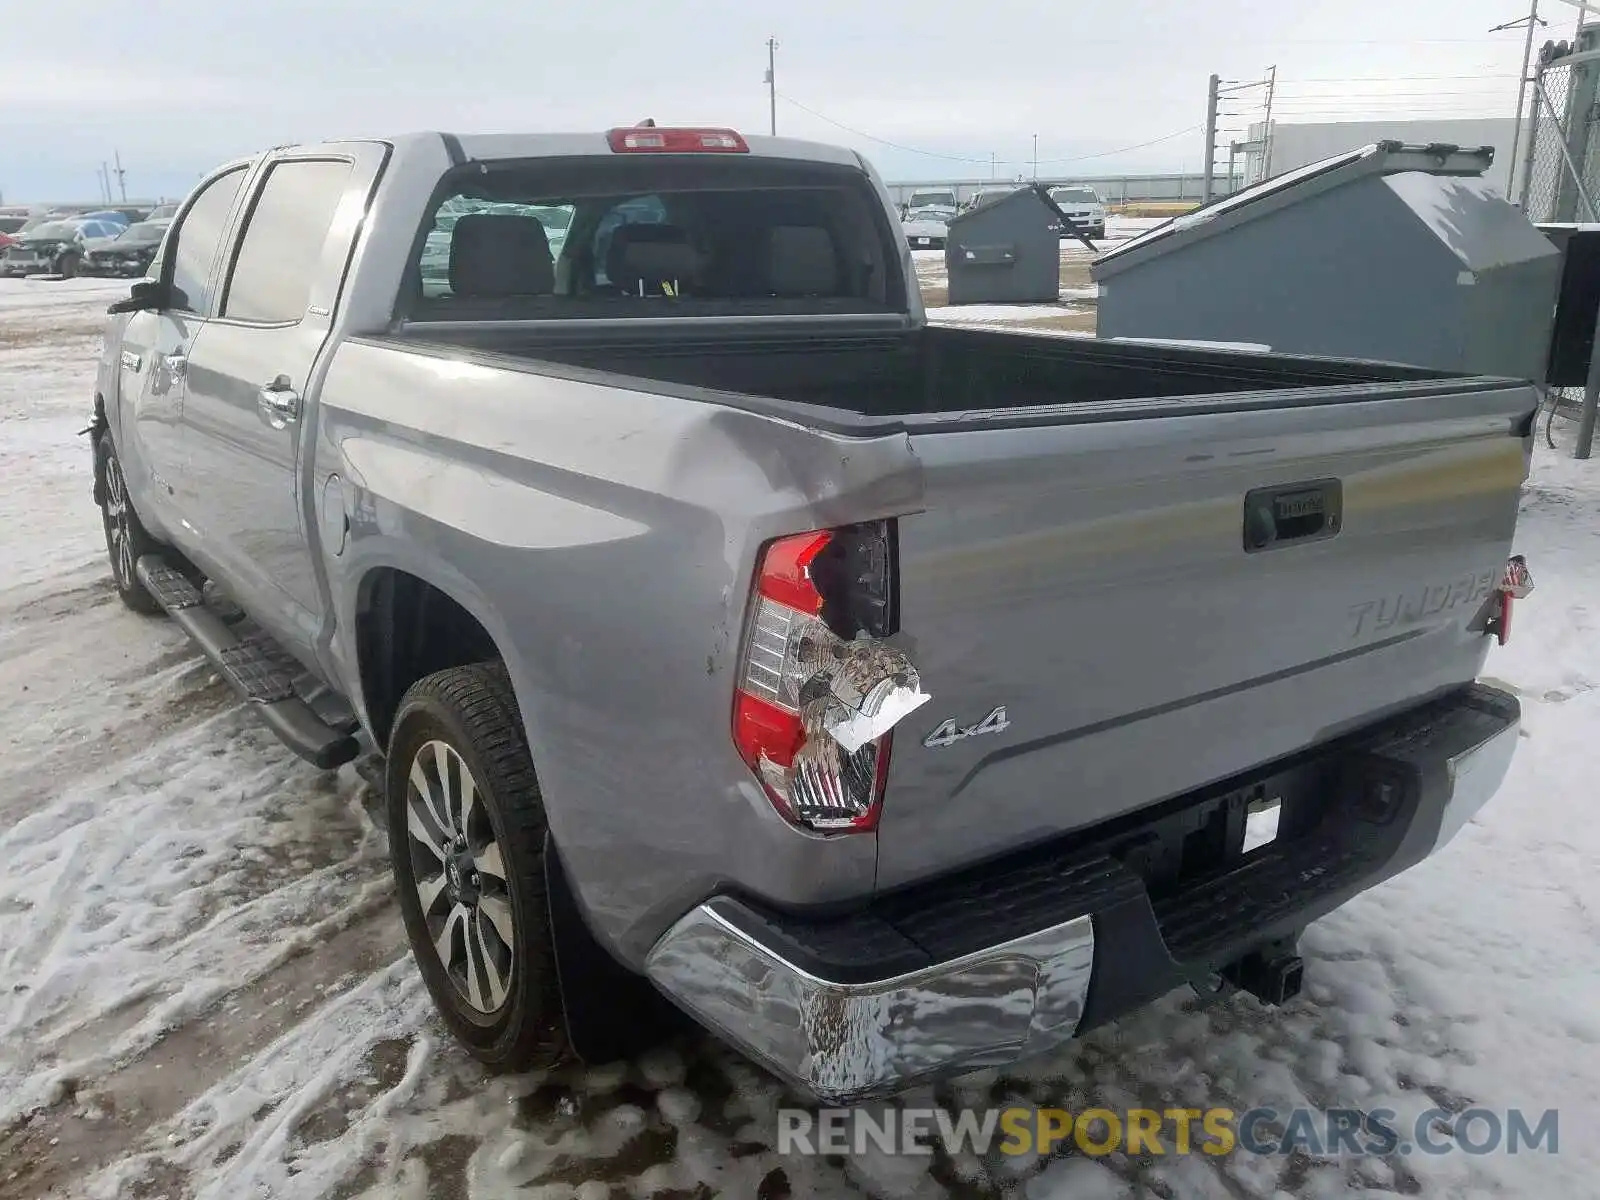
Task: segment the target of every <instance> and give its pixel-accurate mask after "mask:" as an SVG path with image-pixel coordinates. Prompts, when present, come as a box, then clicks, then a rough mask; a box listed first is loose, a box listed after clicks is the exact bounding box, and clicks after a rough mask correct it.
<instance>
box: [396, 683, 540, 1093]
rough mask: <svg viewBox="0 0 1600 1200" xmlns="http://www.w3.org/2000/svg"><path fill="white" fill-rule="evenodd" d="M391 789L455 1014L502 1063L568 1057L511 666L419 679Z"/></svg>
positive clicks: (403, 880)
mask: <svg viewBox="0 0 1600 1200" xmlns="http://www.w3.org/2000/svg"><path fill="white" fill-rule="evenodd" d="M385 791H386V793H387V794H386V796H385V803H386V805H387V808H388V816H389V856H390V862H391V864H392V866H393V869H394V878H395V884H396V886H397V888H398V890H399V893H400V908H401V913H402V915H403V916H404V918H405V925H406V934H407V936H408V937H409V939H410V942H411V952H412V954H413V955H414V956H415V958H416V960H417V965H418V967H419V968H420V969H421V971H422V978H423V981H424V982H425V983H426V984H427V986H428V991H429V993H430V994H431V995H432V997H433V1002H434V1004H435V1005H436V1006H437V1007H438V1009H439V1013H440V1015H441V1016H442V1017H443V1018H444V1021H445V1024H447V1025H448V1026H449V1027H450V1030H451V1032H452V1033H454V1034H455V1035H456V1037H457V1038H459V1039H460V1040H461V1041H462V1042H463V1043H464V1044H465V1045H466V1047H467V1049H468V1050H469V1051H470V1052H471V1053H472V1055H473V1056H474V1057H475V1058H477V1059H478V1060H479V1061H480V1062H483V1063H485V1064H486V1065H488V1066H491V1067H496V1068H503V1069H509V1070H523V1069H526V1068H528V1067H532V1066H536V1065H546V1064H548V1063H550V1062H552V1061H553V1060H555V1059H556V1058H558V1057H560V1055H561V1053H562V1051H563V1049H564V1044H565V1042H564V1037H563V1030H564V1025H563V1022H562V1018H561V999H560V988H559V984H558V981H557V978H556V966H555V945H554V939H553V937H552V934H551V929H550V913H549V905H548V901H547V898H546V892H545V874H544V843H545V817H544V801H543V798H542V797H541V795H540V792H539V783H538V779H537V778H536V777H535V775H534V771H533V760H532V758H531V757H530V755H529V753H528V744H527V739H526V738H525V737H524V736H523V732H522V721H521V717H520V714H519V713H518V710H517V702H516V697H515V696H514V694H513V693H512V690H511V683H510V680H509V678H508V677H507V675H506V672H505V668H504V667H503V666H501V665H499V664H498V663H485V664H479V665H476V666H470V667H454V668H451V669H450V670H446V671H440V672H437V673H436V674H433V675H429V676H427V677H426V678H425V679H422V680H419V681H418V682H417V683H415V684H413V685H412V687H411V689H410V690H409V691H407V692H406V694H405V696H404V698H403V699H402V700H401V701H400V709H399V712H398V713H397V714H396V716H395V721H394V728H393V731H392V732H391V734H390V737H389V753H388V762H387V764H386V776H385Z"/></svg>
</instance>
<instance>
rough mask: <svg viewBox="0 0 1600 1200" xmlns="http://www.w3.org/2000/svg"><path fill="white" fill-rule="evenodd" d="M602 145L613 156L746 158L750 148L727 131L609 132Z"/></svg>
mask: <svg viewBox="0 0 1600 1200" xmlns="http://www.w3.org/2000/svg"><path fill="white" fill-rule="evenodd" d="M606 142H607V143H608V144H609V145H610V146H611V150H612V152H613V153H615V154H748V153H750V145H749V143H748V142H746V141H745V140H744V138H743V137H741V136H740V135H739V134H737V133H735V132H734V131H733V130H731V129H660V128H657V127H656V126H654V125H640V126H636V127H634V128H631V129H613V130H610V131H609V132H608V133H607V134H606Z"/></svg>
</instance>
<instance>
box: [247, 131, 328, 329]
mask: <svg viewBox="0 0 1600 1200" xmlns="http://www.w3.org/2000/svg"><path fill="white" fill-rule="evenodd" d="M353 170H354V164H352V163H351V162H349V161H348V160H347V159H286V160H284V161H282V162H277V163H274V164H273V165H272V168H271V169H270V170H269V171H268V173H267V177H266V181H265V182H264V183H263V184H262V186H261V190H260V193H259V195H258V196H257V199H256V202H255V205H254V206H253V207H252V208H251V210H250V215H249V217H248V219H247V220H246V223H245V227H244V237H243V238H242V240H241V241H240V243H239V252H238V254H237V256H236V257H235V258H234V263H233V271H232V274H231V276H230V277H229V280H228V284H227V288H226V291H225V293H224V295H223V301H222V315H223V316H224V317H226V318H229V319H231V320H235V321H250V322H255V323H260V324H289V323H292V322H295V321H298V320H300V318H301V317H303V316H304V315H305V311H306V304H307V303H308V301H309V299H310V295H311V287H312V284H313V283H314V282H315V281H316V274H317V268H318V265H319V262H320V260H321V257H322V247H323V243H325V242H326V241H327V239H328V230H329V228H330V227H331V226H332V225H333V217H334V213H335V212H336V211H337V210H338V208H339V204H340V202H341V201H342V200H343V199H344V193H345V188H346V186H347V185H348V183H349V181H350V174H351V172H352V171H353Z"/></svg>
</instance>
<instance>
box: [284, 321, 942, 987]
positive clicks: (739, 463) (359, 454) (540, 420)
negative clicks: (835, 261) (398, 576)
mask: <svg viewBox="0 0 1600 1200" xmlns="http://www.w3.org/2000/svg"><path fill="white" fill-rule="evenodd" d="M320 419H321V428H320V436H319V438H318V442H317V451H316V455H317V458H316V463H315V471H316V486H317V488H318V494H320V491H321V484H322V481H323V480H324V479H325V478H326V477H327V476H328V475H329V474H330V473H332V472H338V473H339V474H340V475H341V476H342V477H343V479H344V480H345V482H346V488H345V491H346V497H347V499H346V504H347V507H348V509H349V512H350V518H351V530H350V540H349V547H348V549H346V551H345V552H344V554H343V555H341V556H339V557H338V558H333V557H327V558H326V565H327V568H328V571H329V583H330V588H331V590H332V592H333V596H334V603H335V607H336V611H337V614H338V626H339V628H340V629H342V630H351V629H353V628H354V620H355V606H356V597H357V594H358V589H359V586H360V580H361V578H362V576H363V575H365V574H366V573H367V572H369V571H371V570H372V569H374V568H375V567H380V566H389V567H397V568H399V569H403V570H407V571H410V572H412V573H414V574H417V575H420V576H422V577H423V578H425V579H428V580H429V581H430V582H433V583H434V584H435V585H436V586H439V587H440V588H442V589H443V590H445V591H446V592H448V593H449V594H451V595H452V596H454V597H455V598H456V599H457V600H458V601H459V602H461V603H462V604H463V606H464V607H466V608H467V609H468V610H469V611H470V612H473V613H474V614H475V615H477V616H478V617H479V619H480V620H481V621H482V622H483V623H484V625H485V627H486V628H487V629H488V630H489V632H490V633H491V634H492V635H493V636H494V637H495V638H496V640H497V642H498V644H499V646H500V649H501V652H502V654H503V655H504V657H505V659H506V662H507V665H508V667H509V669H510V671H511V676H512V680H513V683H514V684H515V687H516V692H517V698H518V702H519V704H520V705H521V708H522V712H523V718H524V723H525V725H526V728H527V734H528V740H529V743H530V748H531V749H532V752H533V758H534V763H535V767H536V769H537V771H538V774H539V780H540V785H541V787H542V789H543V792H544V796H545V802H546V806H547V808H548V812H549V822H550V828H551V830H552V832H553V834H554V836H555V840H556V843H557V845H558V846H559V847H560V850H561V853H562V856H563V860H564V861H565V863H566V864H567V867H568V870H569V872H570V874H571V876H572V879H573V881H574V884H575V887H576V890H577V893H578V896H579V899H580V901H581V903H582V904H583V906H584V908H585V910H586V911H587V913H588V915H589V918H590V924H591V926H592V927H593V928H594V930H595V932H596V933H597V934H598V935H599V936H600V938H601V940H602V941H604V942H606V943H607V944H609V945H610V946H611V947H612V948H613V949H614V950H615V951H616V952H618V953H619V955H620V956H621V957H622V958H623V959H624V960H625V961H628V962H630V963H633V964H634V965H638V964H639V963H640V962H641V961H642V959H643V956H644V953H645V952H646V951H647V950H648V949H649V947H650V945H651V944H652V943H653V942H654V940H655V939H656V937H657V936H658V935H659V933H660V932H661V931H663V930H664V929H665V928H666V926H667V925H668V924H670V923H671V921H673V920H674V919H676V918H677V917H678V916H680V915H681V914H682V913H683V912H685V911H687V910H688V909H689V908H690V907H692V906H693V905H694V904H695V903H698V902H699V901H700V900H701V899H703V898H705V897H706V896H708V895H709V894H711V893H712V892H714V891H717V890H719V889H724V888H728V887H732V888H735V889H739V890H743V891H746V892H748V893H750V894H753V895H757V896H761V897H764V898H766V899H768V900H771V901H774V902H776V903H779V904H787V905H806V904H814V903H821V902H829V901H839V900H846V899H851V898H855V897H860V896H865V895H868V894H870V892H871V890H872V887H873V884H874V875H875V869H876V836H875V835H863V834H857V835H850V836H846V837H832V838H820V837H813V836H808V835H806V834H802V833H800V832H798V831H796V830H794V829H792V828H790V827H789V826H788V825H786V824H785V823H784V822H783V821H782V820H781V818H779V817H778V815H777V814H776V813H775V812H774V811H773V809H772V806H771V804H770V802H769V801H768V800H767V799H766V797H765V796H764V795H763V793H762V792H761V790H760V788H759V786H758V785H757V783H756V781H755V779H754V777H753V776H752V775H751V773H750V771H749V770H748V768H746V766H745V765H744V763H743V762H742V761H741V760H740V759H739V757H738V754H737V752H736V751H735V749H734V745H733V742H732V736H731V723H730V722H731V713H732V706H733V689H734V668H735V665H736V661H737V658H738V654H739V650H740V644H741V635H742V630H743V622H744V620H745V616H746V608H747V602H748V598H749V590H750V581H751V573H752V570H753V567H754V563H755V560H756V555H757V552H758V550H759V549H760V547H761V545H762V544H763V543H764V542H766V541H767V540H769V539H771V538H773V537H777V536H781V535H783V534H788V533H795V532H800V531H803V530H807V529H814V528H825V527H830V526H835V525H840V524H846V523H850V522H854V521H863V520H868V519H873V518H881V517H889V516H898V515H903V514H905V513H908V512H913V511H916V510H917V509H918V508H919V507H920V506H921V471H920V468H919V466H918V464H917V462H916V460H915V458H914V457H913V455H912V454H911V452H910V449H909V446H908V443H907V439H906V437H905V436H904V435H903V434H892V435H884V436H876V437H871V438H847V437H840V436H836V435H831V434H826V433H821V432H816V431H813V430H809V429H806V428H804V427H802V426H800V425H798V424H794V423H791V422H788V421H784V420H781V419H778V418H775V417H772V416H769V415H759V414H756V413H751V412H746V411H741V410H738V409H734V408H725V407H722V406H719V405H717V404H714V403H708V402H704V401H701V400H697V399H689V398H684V397H681V396H677V395H664V394H658V393H655V392H651V393H645V392H637V391H631V390H627V389H623V388H613V387H606V386H603V385H599V384H594V383H588V382H576V381H572V380H568V379H559V378H555V377H551V376H543V375H539V374H536V373H534V372H533V371H532V370H517V369H509V368H505V367H500V366H493V367H491V366H485V365H480V364H477V363H473V362H471V361H467V360H464V359H459V358H440V357H434V356H432V355H429V354H424V353H416V352H410V351H406V350H402V349H400V348H398V347H396V346H395V345H392V344H372V343H364V342H349V343H346V344H344V345H343V346H341V347H340V349H339V351H338V353H337V356H336V358H335V360H334V362H333V364H332V366H331V368H330V371H329V374H328V377H327V380H326V383H325V384H324V387H323V391H322V396H321V416H320ZM349 644H350V639H349V638H348V637H346V638H344V639H343V645H344V646H345V648H344V649H342V650H341V649H339V648H338V647H336V648H335V651H334V653H335V656H336V657H338V658H339V659H340V662H339V664H338V665H339V670H340V673H341V674H342V675H343V676H344V678H345V679H346V680H347V681H348V682H349V684H350V686H351V691H352V694H356V695H359V689H358V688H357V687H356V686H355V684H356V681H357V678H358V674H357V667H356V663H355V662H354V658H353V650H351V649H349V648H348V647H349Z"/></svg>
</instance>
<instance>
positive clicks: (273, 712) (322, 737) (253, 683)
mask: <svg viewBox="0 0 1600 1200" xmlns="http://www.w3.org/2000/svg"><path fill="white" fill-rule="evenodd" d="M134 569H135V571H136V573H137V574H138V576H139V582H140V583H142V584H144V586H145V590H146V591H148V592H149V593H150V594H151V595H152V596H154V597H155V599H156V603H158V604H160V605H161V607H162V608H164V609H166V610H167V615H168V616H170V617H171V618H172V619H173V620H174V621H176V622H177V623H178V624H179V625H180V626H182V627H183V630H184V632H185V633H187V634H188V635H189V636H190V637H191V638H193V639H194V641H195V644H196V645H198V646H199V647H200V649H201V650H203V651H204V652H205V655H206V657H207V658H209V659H210V660H211V661H212V663H213V664H215V666H216V668H217V670H218V671H220V672H221V673H222V676H223V678H224V679H226V680H227V681H228V682H229V683H230V684H232V685H233V688H234V690H235V691H237V692H238V693H239V695H240V696H242V697H243V698H244V699H245V700H247V701H249V703H250V705H251V707H252V708H254V709H255V710H256V713H257V715H259V716H260V717H261V719H262V720H263V721H265V722H266V723H267V725H268V727H269V728H271V730H272V732H273V733H275V734H277V735H278V737H279V738H280V739H282V741H283V744H284V745H286V746H288V747H289V749H291V750H293V751H294V752H295V753H296V754H298V755H299V756H300V757H301V758H303V759H305V760H306V761H307V762H309V763H312V764H313V765H315V766H318V767H321V768H322V769H323V770H332V769H333V768H334V767H337V766H340V765H341V764H343V763H347V762H349V761H351V760H352V759H353V758H355V757H356V755H357V754H358V753H360V747H359V745H358V744H357V742H356V739H355V737H354V736H352V735H353V733H354V722H353V721H351V720H340V721H339V722H338V724H330V723H329V722H328V721H326V720H324V719H323V717H321V716H319V715H318V714H317V712H316V710H315V709H313V708H312V707H311V705H309V704H307V703H306V702H305V701H304V700H302V699H301V698H300V697H299V696H298V695H297V694H296V693H295V690H294V679H295V674H296V670H297V668H295V667H291V666H290V665H289V663H288V661H287V659H286V656H285V655H284V653H283V651H281V650H279V649H278V647H277V646H276V645H275V644H273V643H272V642H271V641H270V640H268V639H267V638H266V636H265V635H264V634H261V633H255V634H245V635H244V636H242V637H241V636H240V633H239V632H238V628H237V627H238V626H240V625H241V624H244V622H241V621H239V620H238V619H237V618H236V619H235V620H234V621H232V622H230V621H227V620H224V619H223V617H222V616H221V615H219V614H218V613H217V612H216V611H214V610H213V609H212V608H211V606H209V605H208V604H207V603H206V602H205V597H204V596H202V595H201V593H200V589H199V588H197V587H195V585H194V584H193V583H191V582H190V581H189V579H188V578H187V577H185V576H184V575H183V574H182V573H181V572H179V571H177V570H175V569H174V568H173V567H172V566H170V565H169V564H168V563H167V562H166V560H165V559H163V558H162V557H161V556H160V555H159V554H146V555H145V556H144V557H143V558H141V559H140V560H139V562H138V564H137V566H136V567H135V568H134Z"/></svg>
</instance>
